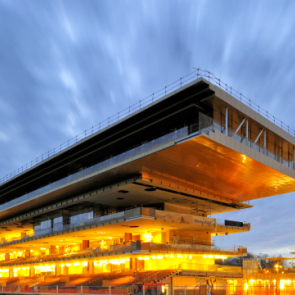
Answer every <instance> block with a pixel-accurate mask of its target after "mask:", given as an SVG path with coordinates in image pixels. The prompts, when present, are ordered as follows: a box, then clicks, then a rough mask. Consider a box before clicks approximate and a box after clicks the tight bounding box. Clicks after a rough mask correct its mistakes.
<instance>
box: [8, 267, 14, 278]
mask: <svg viewBox="0 0 295 295" xmlns="http://www.w3.org/2000/svg"><path fill="white" fill-rule="evenodd" d="M9 277H10V278H13V268H10V269H9Z"/></svg>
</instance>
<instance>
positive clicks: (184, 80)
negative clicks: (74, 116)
mask: <svg viewBox="0 0 295 295" xmlns="http://www.w3.org/2000/svg"><path fill="white" fill-rule="evenodd" d="M199 77H203V78H205V79H208V81H209V82H211V83H212V84H215V85H217V86H218V87H220V88H222V89H224V90H225V91H226V92H228V93H229V94H231V95H232V96H234V97H235V98H237V99H239V100H240V101H241V102H243V103H244V104H246V105H247V106H249V107H250V108H251V109H253V110H255V111H256V112H258V113H259V114H261V115H262V116H264V117H266V118H267V119H269V120H270V121H272V122H273V123H274V124H276V125H277V126H279V127H280V128H282V129H284V130H285V131H287V132H288V133H290V134H291V135H292V136H295V130H294V129H292V128H291V127H289V125H287V124H285V123H283V122H282V121H281V120H279V119H277V118H276V117H275V116H273V115H271V114H270V113H269V112H268V111H266V110H264V109H263V108H261V107H260V106H259V105H257V104H256V103H254V102H253V101H251V100H250V99H248V98H247V97H245V96H244V95H243V94H242V93H240V92H238V91H236V90H235V89H233V88H232V87H230V86H229V85H228V84H226V83H224V82H222V81H221V80H220V79H219V78H217V77H216V76H215V75H214V74H213V73H211V72H210V71H207V70H202V69H199V68H198V69H195V70H194V71H192V72H191V73H189V74H187V75H185V76H184V77H181V78H180V79H178V80H176V81H174V82H172V83H170V84H169V85H167V86H165V87H164V88H162V89H160V90H158V91H156V92H154V93H153V94H151V95H149V96H147V97H145V98H144V99H141V100H139V101H138V102H137V103H135V104H133V105H131V106H129V107H128V108H126V109H124V110H122V111H120V112H118V113H117V114H115V115H113V116H110V117H108V118H107V119H105V120H104V121H102V122H100V123H98V124H96V125H94V126H92V127H91V128H89V129H86V130H85V131H83V132H82V133H80V134H78V135H76V136H75V137H73V138H71V139H69V140H67V141H66V142H64V143H62V144H60V145H59V146H57V147H55V148H54V149H52V150H50V151H48V152H46V153H44V154H42V155H41V156H39V157H37V158H36V159H34V160H32V161H31V162H29V163H27V164H25V165H23V166H22V167H20V168H19V169H17V170H15V171H13V172H12V173H9V174H7V175H5V176H4V177H2V178H1V179H0V184H2V183H4V182H6V181H8V180H10V179H11V178H13V177H15V176H17V175H18V174H20V173H23V172H25V171H27V170H28V169H30V168H32V167H34V166H36V165H37V164H39V163H41V162H43V161H45V160H47V159H48V158H50V157H52V156H54V155H56V154H57V153H59V152H61V151H63V150H65V149H67V148H68V147H70V146H72V145H74V144H76V143H78V142H79V141H82V140H84V139H86V138H87V137H89V136H91V135H93V134H94V133H96V132H98V131H100V130H103V129H104V128H106V127H108V126H110V125H112V124H114V123H116V122H118V121H120V120H122V119H124V118H126V117H127V116H129V115H130V114H132V113H134V112H136V111H138V110H140V109H142V108H144V107H146V106H147V105H149V104H152V103H154V102H156V101H157V100H158V99H160V98H162V97H164V96H166V95H167V94H170V93H172V92H173V91H175V90H177V89H180V88H181V87H183V86H185V85H187V84H188V83H190V82H192V81H194V80H195V79H196V78H199Z"/></svg>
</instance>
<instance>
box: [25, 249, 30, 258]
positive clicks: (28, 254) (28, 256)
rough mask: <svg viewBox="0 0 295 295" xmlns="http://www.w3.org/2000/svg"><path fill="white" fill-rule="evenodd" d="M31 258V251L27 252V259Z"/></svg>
mask: <svg viewBox="0 0 295 295" xmlns="http://www.w3.org/2000/svg"><path fill="white" fill-rule="evenodd" d="M30 257H31V251H30V250H25V258H30Z"/></svg>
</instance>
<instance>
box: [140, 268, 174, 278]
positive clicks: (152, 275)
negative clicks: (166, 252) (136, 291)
mask: <svg viewBox="0 0 295 295" xmlns="http://www.w3.org/2000/svg"><path fill="white" fill-rule="evenodd" d="M174 267H175V270H178V269H179V268H176V265H172V266H170V267H168V268H166V269H162V270H159V271H158V272H156V273H154V274H151V275H150V276H147V277H146V278H145V279H144V281H146V280H148V278H150V277H155V278H157V275H158V274H159V273H162V272H165V271H168V270H173V269H174Z"/></svg>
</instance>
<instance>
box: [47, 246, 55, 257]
mask: <svg viewBox="0 0 295 295" xmlns="http://www.w3.org/2000/svg"><path fill="white" fill-rule="evenodd" d="M55 251H56V247H55V246H49V255H51V254H55Z"/></svg>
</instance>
